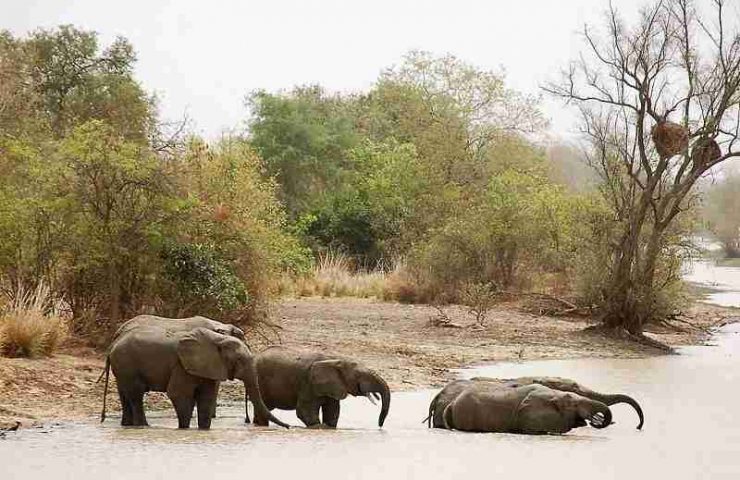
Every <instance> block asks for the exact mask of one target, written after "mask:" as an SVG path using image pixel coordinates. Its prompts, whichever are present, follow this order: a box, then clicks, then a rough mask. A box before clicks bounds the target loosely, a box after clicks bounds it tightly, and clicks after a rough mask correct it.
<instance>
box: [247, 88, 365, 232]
mask: <svg viewBox="0 0 740 480" xmlns="http://www.w3.org/2000/svg"><path fill="white" fill-rule="evenodd" d="M248 104H249V107H250V109H251V112H252V119H251V120H250V123H249V131H250V140H251V143H252V145H253V146H254V148H255V149H256V151H257V153H258V154H259V155H260V156H261V157H262V158H264V160H265V165H266V168H267V171H268V173H269V174H270V175H273V176H275V177H276V178H277V180H278V182H279V184H280V196H281V198H282V199H283V201H284V202H285V205H286V207H287V209H288V213H289V214H290V215H291V216H292V217H293V218H295V217H297V216H298V215H300V214H302V213H305V212H307V211H308V210H310V208H311V207H312V206H314V205H313V200H314V199H315V198H316V196H317V195H320V194H321V193H322V192H324V191H326V190H332V189H334V188H336V187H338V186H339V185H341V183H342V181H343V178H344V177H343V174H344V172H345V171H346V170H347V169H348V168H350V167H351V166H350V165H349V162H350V160H349V158H348V152H349V150H350V149H351V148H352V147H354V146H355V145H356V144H357V143H358V141H359V137H358V135H357V133H356V131H355V128H354V120H353V117H352V115H351V111H350V109H349V108H348V105H347V101H346V100H345V99H343V98H341V97H340V96H330V95H327V94H326V93H325V92H324V90H323V89H322V88H321V87H318V86H311V87H301V88H296V89H295V90H293V91H292V92H290V93H289V94H269V93H266V92H264V91H257V92H254V93H253V94H252V95H251V96H250V97H249V100H248Z"/></svg>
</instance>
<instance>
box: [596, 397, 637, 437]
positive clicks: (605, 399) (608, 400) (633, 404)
mask: <svg viewBox="0 0 740 480" xmlns="http://www.w3.org/2000/svg"><path fill="white" fill-rule="evenodd" d="M591 398H592V399H594V400H598V401H599V402H602V403H604V404H606V405H614V404H616V403H626V404H628V405H630V406H631V407H632V408H634V409H635V411H636V412H637V416H638V417H639V418H640V423H639V424H638V425H637V429H638V430H641V429H642V424H643V423H644V422H645V417H644V416H643V414H642V407H640V404H639V403H637V401H636V400H635V399H634V398H632V397H630V396H627V395H622V394H614V395H606V394H602V393H596V392H594V394H593V395H592V396H591Z"/></svg>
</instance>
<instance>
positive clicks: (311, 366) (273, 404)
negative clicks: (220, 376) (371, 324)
mask: <svg viewBox="0 0 740 480" xmlns="http://www.w3.org/2000/svg"><path fill="white" fill-rule="evenodd" d="M256 366H257V376H258V380H259V384H260V388H261V391H262V399H263V400H264V402H265V405H266V406H267V408H268V409H269V410H272V409H274V408H278V409H282V410H296V414H297V415H298V418H299V419H300V420H301V421H302V422H303V423H304V424H305V425H306V426H307V427H309V428H321V427H328V428H336V426H337V422H338V421H339V401H340V400H342V399H344V398H346V397H347V395H353V396H365V397H368V398H370V399H372V398H373V396H375V397H376V398H377V397H380V399H381V402H382V403H381V408H380V416H379V418H378V425H379V426H381V427H382V426H383V422H384V421H385V417H386V416H387V415H388V409H389V408H390V402H391V393H390V389H389V388H388V384H387V383H386V382H385V380H383V379H382V378H381V377H380V375H378V374H377V373H375V372H373V371H372V370H370V369H368V368H366V367H364V366H362V365H361V364H359V363H357V362H355V361H353V360H350V359H346V358H340V357H331V356H327V355H323V354H320V353H299V352H294V351H291V350H288V349H285V348H282V347H269V348H267V349H266V350H265V351H264V352H262V353H260V354H259V355H257V362H256ZM319 410H321V413H322V418H321V420H320V419H319ZM247 422H249V418H248V417H247ZM254 423H255V424H257V425H267V424H268V418H267V416H266V415H265V413H264V412H260V411H258V410H257V409H255V416H254Z"/></svg>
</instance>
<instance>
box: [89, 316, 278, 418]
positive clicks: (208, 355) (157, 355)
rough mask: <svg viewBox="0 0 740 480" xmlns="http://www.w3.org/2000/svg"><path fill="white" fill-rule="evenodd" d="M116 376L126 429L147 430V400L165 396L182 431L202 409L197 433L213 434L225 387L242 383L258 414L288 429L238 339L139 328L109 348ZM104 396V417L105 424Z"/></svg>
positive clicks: (199, 330)
mask: <svg viewBox="0 0 740 480" xmlns="http://www.w3.org/2000/svg"><path fill="white" fill-rule="evenodd" d="M109 370H112V371H113V374H114V375H115V376H116V380H117V385H118V394H119V397H120V400H121V408H122V417H121V425H124V426H145V425H147V420H146V415H145V413H144V404H143V399H144V394H145V393H146V392H149V391H156V392H166V393H167V396H168V397H169V399H170V401H171V402H172V405H173V406H174V407H175V411H176V413H177V420H178V427H179V428H189V427H190V420H191V418H192V415H193V408H194V407H195V406H197V407H198V428H201V429H208V428H210V425H211V417H212V413H213V412H214V411H215V404H216V398H217V395H218V385H219V382H220V381H223V380H227V379H229V380H231V379H239V380H242V381H243V382H244V386H245V389H246V390H247V391H248V392H249V393H250V398H252V400H253V403H254V405H255V410H256V411H258V412H260V413H261V414H262V415H265V416H267V417H268V418H269V419H270V420H271V421H272V422H273V423H276V424H278V425H281V426H283V427H286V428H287V427H288V425H287V424H285V423H283V422H281V421H280V420H278V419H277V418H275V417H274V416H273V415H272V414H271V413H270V412H269V411H268V410H267V408H266V407H265V405H264V403H263V402H262V397H261V393H260V389H259V384H258V381H257V372H256V368H255V362H254V356H253V355H252V354H251V352H250V351H249V349H248V348H247V346H246V345H245V344H244V343H243V342H242V341H240V340H239V339H237V338H234V337H232V336H228V335H223V334H220V333H217V332H214V331H212V330H209V329H206V328H202V327H198V328H194V329H192V330H186V331H172V330H168V329H166V328H161V327H158V326H156V325H147V324H145V323H144V324H142V325H137V326H136V327H135V328H130V329H127V330H126V331H123V332H121V335H120V336H118V337H117V338H116V339H115V341H114V343H113V345H112V346H111V348H110V351H109V354H108V359H107V361H106V384H105V392H106V393H105V394H107V389H108V371H109ZM105 394H104V397H103V414H102V415H101V419H104V418H105Z"/></svg>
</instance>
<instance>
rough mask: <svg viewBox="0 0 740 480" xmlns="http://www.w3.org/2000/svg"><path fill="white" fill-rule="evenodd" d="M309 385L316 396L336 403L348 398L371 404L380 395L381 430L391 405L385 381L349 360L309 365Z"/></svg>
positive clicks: (333, 360)
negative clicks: (359, 397)
mask: <svg viewBox="0 0 740 480" xmlns="http://www.w3.org/2000/svg"><path fill="white" fill-rule="evenodd" d="M309 382H310V384H311V388H312V389H313V391H314V393H315V394H316V395H318V396H325V397H331V398H333V399H335V400H342V399H344V398H345V397H346V396H347V395H348V394H349V395H353V396H364V397H368V398H370V399H371V400H372V398H373V397H372V396H371V395H380V398H381V402H382V403H381V407H380V416H379V417H378V426H380V427H382V426H383V422H384V421H385V417H386V416H387V415H388V409H389V408H390V404H391V392H390V389H389V388H388V384H387V383H386V382H385V380H383V379H382V378H381V377H380V375H378V374H377V373H375V372H373V371H372V370H370V369H367V368H365V367H363V366H361V365H359V364H358V363H356V362H353V361H350V360H344V359H332V360H321V361H317V362H314V363H313V365H311V368H310V371H309Z"/></svg>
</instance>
